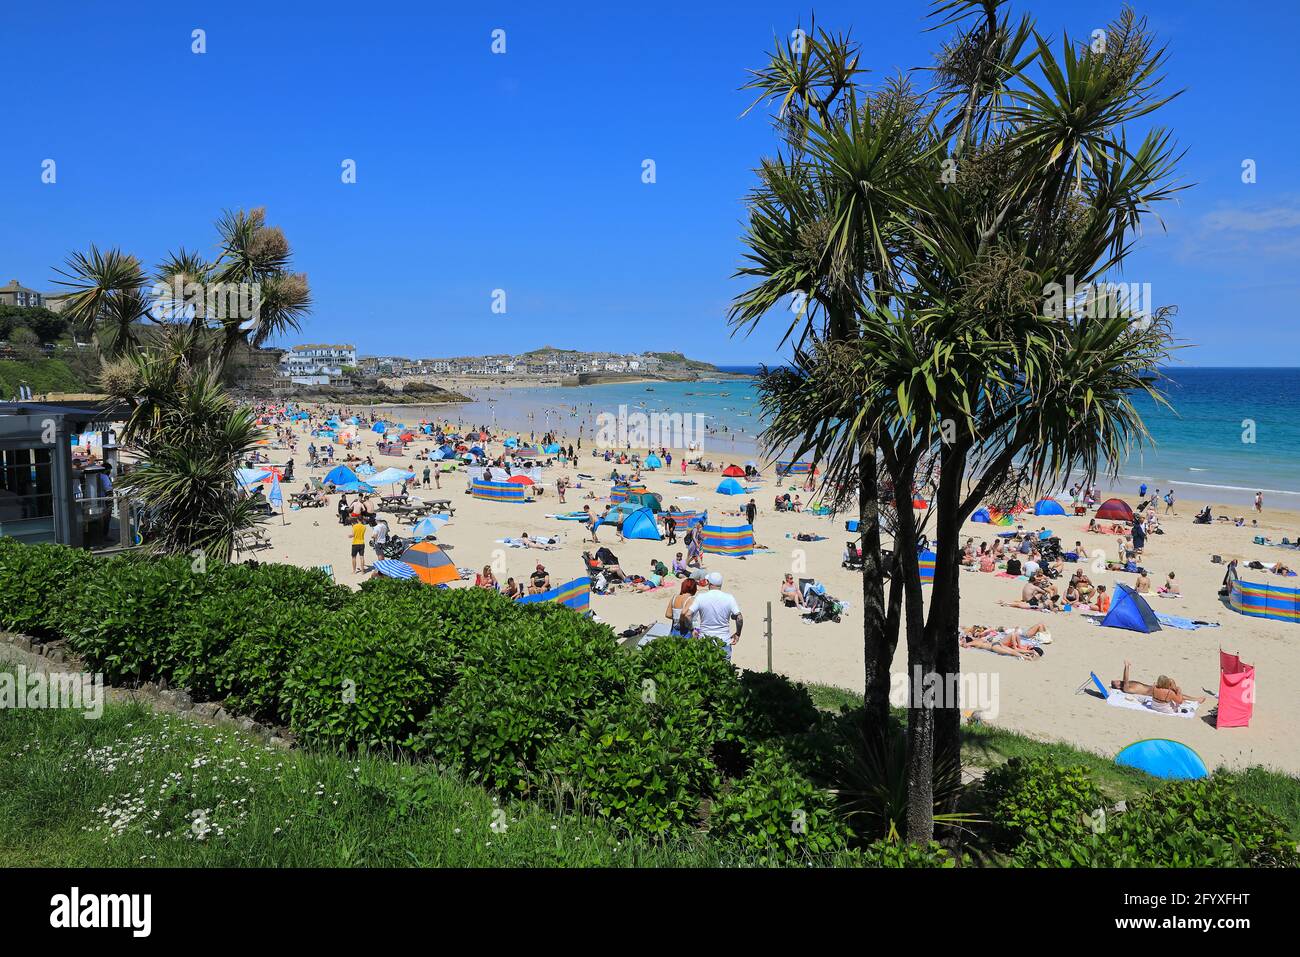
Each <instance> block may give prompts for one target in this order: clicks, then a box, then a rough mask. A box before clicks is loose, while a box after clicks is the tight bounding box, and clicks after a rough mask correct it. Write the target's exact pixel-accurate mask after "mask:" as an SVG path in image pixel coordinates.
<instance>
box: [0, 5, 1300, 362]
mask: <svg viewBox="0 0 1300 957" xmlns="http://www.w3.org/2000/svg"><path fill="white" fill-rule="evenodd" d="M615 6H616V5H612V4H596V3H588V4H571V3H564V4H524V3H517V4H508V5H494V6H489V7H485V8H483V9H481V10H478V9H475V7H476V5H473V4H454V5H453V4H441V3H430V2H421V3H409V2H404V0H396V2H393V0H390V2H387V3H382V4H380V3H376V4H372V5H367V4H358V3H352V2H349V3H335V2H330V0H313V2H310V3H305V2H293V3H281V2H275V3H265V2H264V3H248V2H243V0H232V2H227V3H220V4H204V5H194V4H176V3H174V2H159V0H150V2H134V3H126V4H108V3H102V2H92V3H87V2H84V0H76V2H71V0H45V2H42V3H14V4H10V5H8V9H6V11H5V13H4V20H3V23H4V27H3V37H4V40H3V46H4V53H3V56H0V89H4V90H5V91H6V92H7V93H9V94H10V95H9V96H6V97H5V109H4V113H5V121H6V122H5V134H4V146H3V148H2V149H0V204H2V206H0V209H3V222H4V226H3V229H2V230H0V283H4V282H8V281H9V279H11V278H17V279H20V280H21V281H22V282H23V283H24V284H25V285H28V286H34V287H36V288H37V289H42V290H48V289H51V288H54V287H53V285H52V281H53V279H54V278H55V276H54V267H55V266H56V265H58V264H60V263H61V262H62V261H63V258H64V257H65V256H66V254H67V253H68V252H69V251H70V250H72V249H84V248H85V247H86V246H87V245H88V244H90V243H91V242H95V243H98V244H100V245H102V246H112V245H118V246H121V247H123V248H124V249H127V250H130V251H132V252H135V253H137V254H138V255H140V256H142V257H143V258H144V259H145V260H146V262H148V263H150V264H152V263H153V262H155V261H156V260H157V259H158V258H159V257H160V256H161V255H162V254H163V253H164V252H165V251H166V250H168V249H169V248H173V247H175V246H179V245H182V244H184V245H187V246H189V247H192V248H201V249H205V250H210V249H211V244H212V241H213V234H212V230H211V226H210V224H211V222H212V220H213V219H214V218H215V217H216V216H217V215H218V214H219V212H220V211H221V210H222V209H225V208H234V207H239V206H244V207H251V206H258V205H261V206H265V207H267V210H268V215H269V218H270V220H271V221H272V222H273V223H276V224H278V225H280V226H282V227H283V228H284V229H285V231H286V233H287V235H288V237H289V239H290V241H291V242H292V243H293V245H294V248H295V251H296V262H297V265H298V267H299V268H300V269H302V270H304V271H305V272H307V273H308V275H309V277H310V280H311V285H312V287H313V290H314V294H315V298H316V309H315V313H314V315H313V316H312V317H311V318H310V319H309V320H308V322H307V324H306V325H305V327H304V329H303V332H302V336H301V337H300V338H295V339H294V340H292V341H317V342H320V341H328V342H334V341H353V342H355V343H356V344H357V345H358V347H359V348H360V349H361V351H362V352H363V353H371V354H373V353H403V354H408V355H416V356H436V355H454V354H466V353H479V352H487V351H521V350H524V349H529V348H534V347H537V346H540V345H543V344H552V345H557V346H561V347H570V348H610V349H615V350H629V351H630V350H634V349H680V350H682V351H684V352H686V353H687V354H688V355H691V356H694V357H698V358H703V359H707V360H711V361H714V362H718V363H722V364H741V363H750V362H761V361H768V362H771V361H774V360H775V358H776V352H775V345H776V342H777V339H778V337H779V336H778V331H777V330H778V325H779V323H776V322H773V323H771V326H770V328H769V329H767V330H762V329H760V330H759V331H758V332H757V333H755V334H753V335H751V336H750V337H748V338H732V337H731V336H730V334H729V330H728V328H727V326H726V324H725V321H724V317H725V313H726V308H727V304H728V302H729V300H730V298H731V297H732V296H733V295H735V294H736V292H737V291H738V290H739V288H740V282H741V281H740V280H734V279H731V278H730V277H731V273H732V271H733V269H734V268H735V266H736V264H737V262H738V260H739V257H740V254H741V247H740V243H739V238H738V237H739V236H740V234H741V222H742V213H743V209H742V200H743V197H744V194H745V192H746V190H747V189H748V188H749V186H750V185H751V184H752V181H753V175H752V169H753V167H754V165H755V163H756V161H757V159H758V158H759V157H760V155H762V154H763V153H764V152H767V151H769V150H770V148H771V142H772V141H771V138H770V136H769V131H768V129H767V126H766V123H765V120H764V119H763V118H762V117H760V116H757V115H751V116H749V117H746V118H743V119H742V118H740V113H741V111H742V110H743V108H744V107H745V106H746V105H747V103H748V97H747V94H744V93H742V92H740V91H739V89H738V88H739V86H740V85H741V83H742V82H743V81H744V79H745V76H746V70H747V69H749V68H752V67H756V66H758V65H760V64H761V63H762V62H763V59H764V55H765V52H766V51H767V50H768V49H769V48H770V46H771V41H772V36H773V34H774V33H780V34H783V35H784V34H787V33H788V32H789V31H790V30H791V29H793V28H794V27H795V26H797V25H799V23H800V22H801V21H802V23H803V24H805V25H806V24H807V22H808V13H809V11H810V9H815V10H816V13H817V17H818V22H819V24H822V25H825V26H827V27H833V28H837V29H839V28H846V27H847V28H852V30H853V33H854V36H855V37H856V38H857V39H858V40H860V41H861V42H862V44H863V48H864V63H865V64H866V65H867V66H869V67H871V68H872V69H873V70H874V71H875V75H876V76H877V77H880V76H883V75H885V74H888V73H889V72H891V71H892V70H894V69H895V68H897V67H903V68H907V67H911V66H915V65H922V64H926V63H928V62H930V51H931V50H932V49H933V48H934V46H935V44H936V43H937V37H936V36H935V35H934V34H925V33H923V32H922V30H923V29H924V27H925V26H926V23H925V21H924V19H923V14H924V11H925V9H926V4H925V3H923V2H922V0H894V2H891V3H862V2H853V3H847V2H835V3H819V4H816V5H815V7H813V6H810V5H808V4H804V3H785V2H782V3H774V2H765V0H748V2H743V3H741V2H736V3H698V2H695V3H667V2H656V3H651V4H625V5H617V7H618V9H614V7H615ZM185 7H194V8H195V9H194V10H187V9H183V8H185ZM542 8H545V12H543V9H542ZM1119 8H1120V4H1119V3H1117V2H1106V3H1098V2H1086V0H1080V2H1061V0H1040V2H1034V3H1018V4H1016V9H1017V10H1029V11H1032V12H1034V13H1035V14H1036V15H1037V17H1038V21H1039V26H1040V29H1041V30H1043V31H1045V32H1049V33H1051V34H1053V35H1057V36H1059V34H1060V32H1061V31H1062V30H1064V29H1069V31H1070V32H1071V33H1072V34H1075V35H1077V36H1079V37H1080V38H1082V37H1084V36H1086V35H1087V34H1088V33H1090V32H1091V30H1092V29H1094V28H1096V27H1098V26H1101V25H1103V24H1104V23H1105V22H1106V21H1108V20H1109V19H1111V18H1112V17H1113V16H1114V15H1115V14H1116V13H1117V12H1118V10H1119ZM1137 8H1138V10H1139V12H1143V13H1147V14H1148V15H1149V16H1150V18H1151V21H1152V23H1153V25H1154V26H1155V27H1156V28H1157V29H1158V31H1159V33H1160V35H1161V36H1162V37H1163V38H1164V39H1166V40H1167V41H1168V42H1169V44H1170V46H1171V50H1172V57H1171V60H1170V69H1169V74H1170V86H1171V88H1172V87H1186V88H1187V92H1186V93H1185V94H1184V95H1183V97H1181V98H1180V99H1179V100H1177V101H1175V102H1174V104H1172V105H1171V106H1170V107H1168V108H1167V109H1166V110H1165V111H1164V116H1163V121H1164V122H1165V123H1166V124H1167V125H1170V126H1172V127H1173V128H1174V130H1175V132H1176V134H1177V137H1178V139H1179V140H1180V142H1181V143H1182V144H1183V145H1184V146H1186V147H1187V148H1188V150H1189V152H1188V155H1187V158H1186V161H1185V165H1184V170H1185V178H1186V179H1187V180H1188V181H1194V182H1196V183H1198V184H1199V185H1197V186H1196V187H1195V188H1194V189H1191V190H1188V191H1187V192H1185V193H1184V194H1183V198H1182V200H1181V202H1180V203H1179V205H1177V206H1170V207H1169V208H1167V209H1166V210H1165V213H1164V218H1165V221H1166V224H1167V226H1168V232H1167V233H1162V232H1161V231H1160V230H1159V229H1158V228H1152V229H1150V230H1148V232H1147V235H1146V236H1145V237H1144V238H1143V240H1142V241H1141V244H1140V249H1139V252H1138V254H1137V255H1136V256H1134V257H1133V259H1132V260H1131V261H1130V266H1129V269H1128V270H1127V273H1126V276H1125V278H1126V280H1127V281H1145V282H1151V283H1152V284H1153V290H1154V293H1155V299H1156V301H1157V302H1158V303H1169V302H1174V303H1177V304H1178V305H1179V307H1180V309H1181V315H1180V319H1179V324H1178V327H1177V328H1178V330H1179V333H1180V334H1181V335H1182V336H1183V337H1184V338H1186V339H1188V340H1191V341H1192V342H1194V343H1196V347H1195V348H1193V349H1189V350H1187V351H1186V352H1185V353H1184V354H1183V358H1184V361H1187V362H1190V363H1192V364H1197V365H1281V364H1288V365H1295V364H1297V363H1300V359H1298V358H1297V357H1298V356H1300V324H1297V322H1296V321H1295V317H1294V314H1293V311H1294V304H1295V300H1296V294H1297V291H1298V290H1300V268H1298V267H1300V187H1298V186H1297V183H1296V173H1297V168H1298V163H1297V155H1298V154H1300V134H1298V133H1297V128H1296V127H1297V124H1296V116H1297V111H1296V108H1295V102H1294V98H1295V95H1296V94H1295V90H1296V86H1297V84H1296V80H1297V73H1298V72H1300V71H1298V70H1297V62H1298V60H1300V57H1298V55H1297V53H1296V50H1295V42H1296V37H1297V35H1300V14H1298V13H1297V10H1298V9H1300V4H1296V3H1294V2H1292V0H1287V2H1280V0H1279V2H1268V3H1265V2H1252V0H1246V2H1243V3H1236V4H1225V3H1221V2H1214V0H1147V2H1142V3H1138V4H1137ZM195 28H202V29H204V30H206V31H207V53H206V54H204V55H201V56H199V55H195V54H193V53H191V52H190V46H191V31H192V30H193V29H195ZM495 28H502V29H504V30H506V42H507V52H506V54H505V55H503V56H502V55H493V54H492V53H491V51H490V44H491V37H490V33H491V31H492V30H493V29H495ZM46 158H53V159H55V160H56V162H57V164H58V167H57V171H58V182H57V184H55V185H53V186H50V185H43V184H42V183H41V181H40V174H41V163H42V161H43V160H44V159H46ZM646 158H650V159H653V160H654V161H655V163H656V165H657V178H658V181H657V183H655V184H654V185H645V184H643V183H642V182H641V164H642V160H643V159H646ZM1246 158H1250V159H1254V160H1256V161H1257V163H1258V182H1257V183H1255V184H1254V185H1244V184H1243V183H1242V182H1241V162H1242V160H1243V159H1246ZM344 159H353V160H355V161H356V163H357V178H358V182H357V183H356V184H355V185H344V184H342V183H341V182H340V172H341V170H340V163H341V162H342V161H343V160H344ZM496 288H502V289H505V290H506V293H507V297H508V299H507V303H508V310H509V311H508V314H507V315H506V316H504V317H494V316H493V315H492V314H491V312H490V304H491V300H490V296H491V291H492V290H493V289H496Z"/></svg>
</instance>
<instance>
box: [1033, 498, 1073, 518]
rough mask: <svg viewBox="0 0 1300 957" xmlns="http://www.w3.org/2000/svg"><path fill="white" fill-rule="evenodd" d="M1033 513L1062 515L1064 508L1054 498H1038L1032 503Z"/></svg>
mask: <svg viewBox="0 0 1300 957" xmlns="http://www.w3.org/2000/svg"><path fill="white" fill-rule="evenodd" d="M1034 514H1035V515H1064V514H1065V509H1064V508H1063V507H1062V506H1061V503H1060V502H1058V501H1057V500H1056V499H1054V498H1040V499H1039V500H1038V501H1037V502H1035V503H1034Z"/></svg>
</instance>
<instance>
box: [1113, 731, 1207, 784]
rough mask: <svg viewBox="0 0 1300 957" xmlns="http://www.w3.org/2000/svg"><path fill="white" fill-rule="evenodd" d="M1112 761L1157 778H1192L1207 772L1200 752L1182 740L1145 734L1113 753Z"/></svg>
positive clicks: (1201, 776)
mask: <svg viewBox="0 0 1300 957" xmlns="http://www.w3.org/2000/svg"><path fill="white" fill-rule="evenodd" d="M1115 763H1116V764H1118V765H1120V766H1122V767H1126V768H1137V769H1138V770H1139V771H1145V772H1146V773H1147V774H1150V775H1152V776H1153V777H1157V778H1177V779H1179V780H1191V779H1193V778H1207V777H1209V776H1210V772H1209V770H1208V769H1207V768H1206V767H1205V762H1204V761H1202V760H1201V756H1200V755H1199V754H1197V753H1196V752H1195V751H1193V750H1192V749H1191V748H1189V747H1188V746H1187V745H1185V744H1183V743H1182V742H1181V741H1170V740H1169V739H1168V738H1148V739H1147V740H1145V741H1138V742H1136V743H1134V744H1130V745H1129V746H1128V747H1127V748H1125V749H1124V750H1123V751H1121V752H1120V753H1119V754H1117V755H1115Z"/></svg>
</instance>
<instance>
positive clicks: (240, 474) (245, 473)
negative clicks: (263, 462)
mask: <svg viewBox="0 0 1300 957" xmlns="http://www.w3.org/2000/svg"><path fill="white" fill-rule="evenodd" d="M270 476H271V473H270V472H269V471H268V470H267V469H235V481H236V482H238V483H239V484H240V485H243V486H249V485H256V484H257V483H258V482H264V481H266V480H267V479H268V478H270Z"/></svg>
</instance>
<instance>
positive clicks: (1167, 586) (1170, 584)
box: [1160, 572, 1183, 597]
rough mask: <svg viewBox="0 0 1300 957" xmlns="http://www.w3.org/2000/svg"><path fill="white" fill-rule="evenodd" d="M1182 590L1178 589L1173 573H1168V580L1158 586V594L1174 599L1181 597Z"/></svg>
mask: <svg viewBox="0 0 1300 957" xmlns="http://www.w3.org/2000/svg"><path fill="white" fill-rule="evenodd" d="M1182 593H1183V592H1182V590H1181V589H1180V588H1179V587H1178V581H1177V579H1175V578H1174V573H1173V572H1170V573H1169V578H1168V580H1167V581H1166V582H1165V583H1164V584H1163V585H1161V586H1160V594H1162V595H1169V596H1170V597H1175V596H1179V595H1182Z"/></svg>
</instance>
